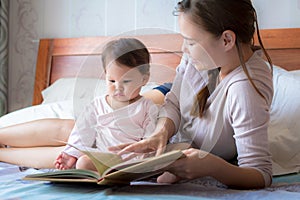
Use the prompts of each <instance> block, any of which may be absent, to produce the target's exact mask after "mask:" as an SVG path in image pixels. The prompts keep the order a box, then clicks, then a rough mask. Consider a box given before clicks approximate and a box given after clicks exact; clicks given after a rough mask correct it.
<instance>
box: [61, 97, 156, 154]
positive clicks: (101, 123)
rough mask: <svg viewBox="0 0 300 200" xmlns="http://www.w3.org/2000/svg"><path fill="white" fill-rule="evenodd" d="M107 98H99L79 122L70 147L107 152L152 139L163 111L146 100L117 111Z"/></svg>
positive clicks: (68, 152)
mask: <svg viewBox="0 0 300 200" xmlns="http://www.w3.org/2000/svg"><path fill="white" fill-rule="evenodd" d="M105 97H106V95H104V96H100V97H96V98H95V99H94V100H93V101H92V102H91V103H90V104H89V105H88V106H86V107H85V109H84V111H83V112H82V114H81V115H80V116H79V118H78V119H76V124H75V126H74V128H73V131H72V132H71V135H70V137H69V140H68V143H70V144H74V145H76V146H79V147H84V148H91V147H95V148H97V150H99V151H102V152H107V147H110V146H116V145H119V144H122V143H132V142H137V141H140V140H142V139H144V138H147V137H149V136H150V135H151V134H152V132H153V131H154V129H155V125H156V121H157V116H158V112H159V107H158V106H157V105H156V104H154V103H153V102H152V101H151V100H149V99H146V98H144V97H142V98H140V99H139V100H137V101H136V102H134V103H132V104H130V105H128V106H125V107H122V108H119V109H117V110H113V109H112V108H111V107H110V105H109V104H108V103H107V101H106V98H105ZM64 152H65V153H67V154H69V155H72V156H74V157H77V158H78V157H79V156H80V155H82V154H81V153H80V152H79V151H78V150H76V149H74V148H73V147H71V146H69V145H67V147H66V148H65V149H64Z"/></svg>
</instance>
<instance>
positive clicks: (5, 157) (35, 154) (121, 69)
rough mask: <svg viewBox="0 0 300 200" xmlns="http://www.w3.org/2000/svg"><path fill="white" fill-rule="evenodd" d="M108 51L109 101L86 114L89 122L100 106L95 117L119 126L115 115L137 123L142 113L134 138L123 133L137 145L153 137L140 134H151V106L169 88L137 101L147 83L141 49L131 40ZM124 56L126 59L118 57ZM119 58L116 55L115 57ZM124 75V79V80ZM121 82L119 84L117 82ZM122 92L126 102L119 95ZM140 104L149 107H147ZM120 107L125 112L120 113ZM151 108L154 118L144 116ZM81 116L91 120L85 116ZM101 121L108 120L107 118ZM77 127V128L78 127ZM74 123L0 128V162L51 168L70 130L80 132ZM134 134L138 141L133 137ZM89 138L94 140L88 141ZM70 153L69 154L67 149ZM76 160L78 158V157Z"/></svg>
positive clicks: (115, 43) (144, 55)
mask: <svg viewBox="0 0 300 200" xmlns="http://www.w3.org/2000/svg"><path fill="white" fill-rule="evenodd" d="M106 47H107V48H106V50H105V52H104V54H103V55H104V56H103V62H104V66H105V67H106V72H107V76H106V78H107V81H108V83H107V86H108V91H109V94H108V95H109V96H108V97H106V99H104V97H102V98H97V99H95V101H94V102H93V103H92V104H91V106H94V107H88V108H87V111H89V112H91V116H90V117H92V116H95V113H93V109H92V108H95V109H96V107H97V108H98V106H100V105H101V106H103V107H101V108H102V110H99V113H97V114H100V111H103V112H104V111H105V112H106V113H103V114H105V115H104V116H107V115H111V116H113V118H115V119H118V120H119V118H118V116H119V115H117V113H118V112H121V111H122V110H123V113H122V114H124V112H125V114H126V117H127V118H128V116H129V115H131V116H132V115H134V114H135V117H137V116H139V115H141V114H142V113H143V114H145V117H144V116H142V117H140V118H139V120H140V124H139V125H140V127H138V128H137V129H136V130H135V132H133V131H132V132H126V134H128V135H127V136H129V135H130V136H132V137H131V138H130V139H132V140H140V139H141V138H143V137H146V136H147V134H149V132H151V130H148V129H147V131H146V132H145V131H143V130H141V127H147V128H150V129H151V127H152V126H153V122H154V121H153V120H154V119H151V116H152V115H156V114H155V112H156V111H155V109H154V108H155V106H154V107H153V106H152V103H151V101H153V102H154V103H156V104H161V103H162V102H163V100H164V92H167V91H168V90H169V87H170V85H169V84H166V85H161V86H159V87H157V88H154V89H153V90H150V91H148V92H145V93H143V96H144V97H143V98H142V97H140V96H139V94H138V91H139V90H140V87H141V86H142V85H143V84H145V83H146V82H147V80H148V77H149V60H150V57H149V53H148V51H147V49H146V48H145V46H144V45H143V44H141V43H140V42H139V41H137V40H135V39H120V40H117V41H113V42H111V43H109V44H108V45H107V46H106ZM118 48H122V49H118ZM122 53H123V54H124V55H122V56H121V54H122ZM117 54H120V55H119V57H118V55H117ZM117 57H118V58H117ZM110 66H111V67H110ZM115 71H116V73H115ZM115 75H118V77H115ZM122 75H124V76H123V77H122ZM131 79H132V80H131ZM122 80H123V82H120V81H122ZM133 81H134V82H133ZM119 86H122V87H123V89H122V87H121V91H118V90H119V89H118V88H120V87H119ZM129 86H130V87H129ZM124 88H126V91H123V90H124ZM114 90H116V96H113V92H114ZM123 92H124V96H123V95H122V93H123ZM125 92H126V93H125ZM118 93H119V94H118ZM125 94H126V96H125ZM144 98H146V99H149V100H151V101H150V102H149V101H148V100H145V99H144ZM129 104H130V105H129ZM123 106H124V108H121V107H123ZM135 106H136V107H135ZM119 107H120V108H119ZM149 107H151V108H153V110H154V112H152V111H150V112H147V110H145V109H147V108H149ZM95 111H96V110H95ZM134 112H136V113H134ZM139 112H141V113H139ZM119 114H120V113H119ZM85 116H86V117H89V116H87V115H85ZM103 118H104V119H106V118H105V117H103ZM81 119H84V116H82V118H81ZM110 119H112V118H110ZM115 119H112V120H115ZM129 119H130V121H129V122H130V123H133V124H135V125H136V123H137V121H135V120H136V118H134V116H132V117H129ZM143 120H144V121H143ZM77 122H78V123H79V121H77ZM77 122H76V124H77V127H76V128H74V126H75V120H73V119H41V120H34V121H29V122H26V123H21V124H16V125H12V126H8V127H4V128H1V129H0V145H1V144H3V145H7V146H9V148H0V161H1V162H7V163H11V164H15V165H20V166H26V167H34V168H54V167H55V166H54V161H55V160H56V159H57V158H58V155H60V154H61V152H62V151H63V150H64V149H65V145H64V144H62V143H61V142H58V141H65V142H67V141H68V138H69V136H70V133H71V132H72V130H73V129H74V131H75V130H77V128H80V126H79V125H81V124H84V123H83V122H82V121H80V123H81V124H78V123H77ZM106 122H108V121H106ZM118 122H119V124H118V127H121V128H122V127H123V126H121V125H122V124H120V122H121V121H120V120H119V121H118ZM142 122H143V123H142ZM89 123H90V122H89ZM130 123H129V124H130ZM113 128H115V129H116V128H117V127H116V126H114V127H113ZM123 128H124V127H123ZM131 128H132V127H131ZM137 130H138V132H137ZM91 131H92V132H91V135H88V139H89V142H92V141H93V140H94V139H95V138H94V136H95V133H94V131H95V130H91ZM134 133H136V134H137V135H132V134H134ZM93 134H94V136H92V135H93ZM109 134H111V133H110V132H108V135H107V137H109ZM72 135H73V134H72ZM121 136H122V137H117V139H119V138H120V139H122V140H120V142H125V141H132V140H127V139H128V138H127V139H126V137H123V135H121ZM76 137H77V139H78V141H80V139H81V138H80V137H79V135H77V134H75V133H74V137H73V136H72V138H73V140H74V141H76V140H75V139H74V138H76ZM85 137H86V136H83V138H85ZM105 138H106V137H105ZM125 139H126V140H125ZM70 142H71V140H70ZM109 142H110V141H109ZM116 142H117V143H118V142H119V141H118V140H117V141H114V142H113V144H116ZM106 145H108V144H106ZM100 146H101V145H100ZM101 148H102V149H104V150H105V148H106V146H103V145H102V146H101ZM68 149H69V150H70V148H68ZM77 153H78V152H77ZM77 156H79V154H78V155H77ZM63 158H64V157H61V158H59V159H63ZM70 160H71V162H74V160H75V159H70ZM72 160H73V161H72ZM60 162H63V160H60ZM56 164H58V165H57V167H58V168H60V167H61V168H63V167H62V166H63V164H62V165H60V164H59V162H57V163H56ZM71 165H72V164H68V165H67V166H68V167H69V166H71ZM65 167H66V166H65ZM68 167H66V168H68Z"/></svg>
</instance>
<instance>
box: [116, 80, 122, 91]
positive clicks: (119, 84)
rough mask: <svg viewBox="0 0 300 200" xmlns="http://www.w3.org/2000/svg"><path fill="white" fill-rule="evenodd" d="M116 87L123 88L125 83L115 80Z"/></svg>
mask: <svg viewBox="0 0 300 200" xmlns="http://www.w3.org/2000/svg"><path fill="white" fill-rule="evenodd" d="M115 88H116V90H123V89H124V87H123V84H122V83H121V82H115Z"/></svg>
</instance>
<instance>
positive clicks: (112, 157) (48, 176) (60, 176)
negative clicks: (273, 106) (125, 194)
mask: <svg viewBox="0 0 300 200" xmlns="http://www.w3.org/2000/svg"><path fill="white" fill-rule="evenodd" d="M69 145H70V144H69ZM70 146H72V147H74V148H76V149H78V150H79V151H81V152H82V153H84V154H86V155H87V156H88V157H89V158H90V159H91V160H92V162H93V163H94V165H95V167H96V169H97V171H98V173H96V172H94V171H90V170H83V169H68V170H56V171H51V172H44V173H37V174H30V175H27V176H25V177H24V178H23V180H35V181H51V182H91V183H93V182H94V183H97V184H100V185H112V184H130V182H132V181H138V180H141V179H145V178H149V177H151V176H154V175H157V174H160V173H162V172H163V171H164V170H165V169H166V168H167V167H168V165H170V164H172V163H173V162H174V161H175V160H177V159H180V158H182V157H184V154H183V153H182V151H181V150H180V149H184V147H186V145H175V146H172V147H171V148H167V149H169V150H168V151H167V152H166V153H163V154H161V155H159V156H152V157H148V158H144V159H136V160H129V161H123V160H122V158H121V157H120V156H119V155H117V154H112V153H104V152H99V151H90V150H86V149H84V150H83V149H82V148H78V147H75V146H74V145H70ZM170 149H177V150H170Z"/></svg>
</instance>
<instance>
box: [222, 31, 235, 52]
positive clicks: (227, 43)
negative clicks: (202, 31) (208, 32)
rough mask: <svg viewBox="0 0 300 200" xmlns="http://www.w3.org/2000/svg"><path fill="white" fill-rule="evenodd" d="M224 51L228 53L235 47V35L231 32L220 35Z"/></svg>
mask: <svg viewBox="0 0 300 200" xmlns="http://www.w3.org/2000/svg"><path fill="white" fill-rule="evenodd" d="M222 39H223V44H224V48H225V51H229V50H231V49H232V48H234V47H235V41H236V35H235V33H234V32H233V31H231V30H226V31H224V32H223V34H222Z"/></svg>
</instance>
